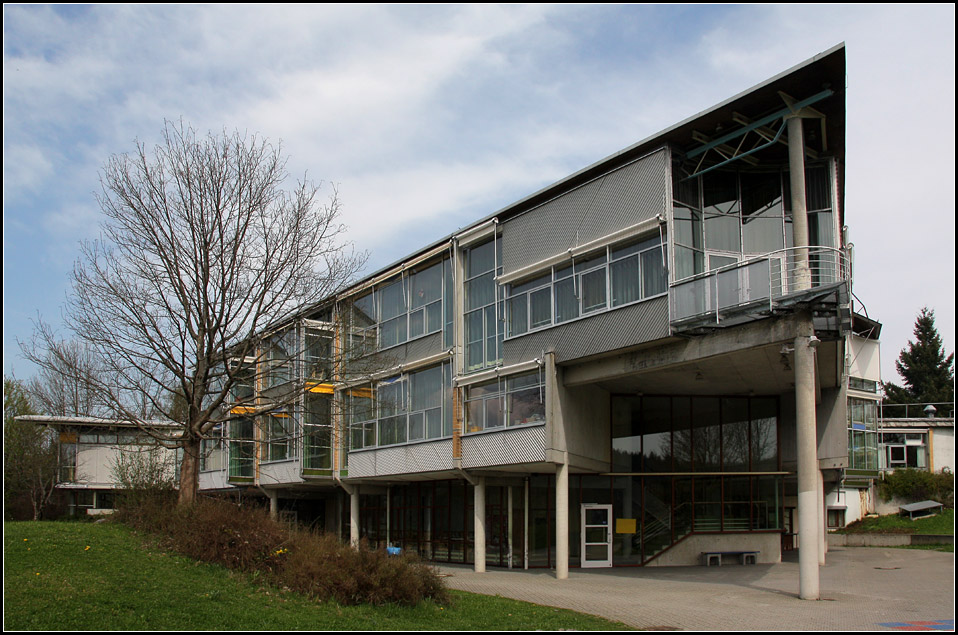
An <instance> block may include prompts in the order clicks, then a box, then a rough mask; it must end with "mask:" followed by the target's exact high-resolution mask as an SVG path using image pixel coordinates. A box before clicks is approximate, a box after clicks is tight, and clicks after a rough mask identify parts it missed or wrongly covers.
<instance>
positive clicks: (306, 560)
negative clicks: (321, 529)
mask: <svg viewBox="0 0 958 635" xmlns="http://www.w3.org/2000/svg"><path fill="white" fill-rule="evenodd" d="M280 557H281V559H282V567H281V568H280V569H279V570H278V571H277V575H278V577H279V578H280V579H281V581H282V583H283V584H284V585H286V586H288V587H289V588H291V589H295V590H297V591H299V592H301V593H305V594H307V595H310V596H312V597H315V598H319V599H323V600H326V599H332V600H335V601H337V602H339V603H340V604H364V603H368V604H402V605H406V606H411V605H415V604H418V603H419V602H420V601H422V600H424V599H426V598H432V599H433V600H435V601H437V602H445V601H448V596H447V594H446V590H445V588H444V586H443V584H442V580H441V579H440V578H439V576H438V575H436V572H435V571H434V570H433V569H432V568H430V567H429V566H428V565H426V564H424V563H422V562H420V561H419V559H418V558H416V556H413V555H403V556H390V555H387V553H386V551H385V550H383V549H377V550H373V549H369V548H368V546H367V545H366V543H365V541H363V542H362V543H361V544H360V546H359V548H358V549H353V548H351V547H350V546H348V545H344V544H342V543H340V542H339V540H337V539H336V537H334V536H331V535H328V534H312V533H306V532H297V533H296V534H295V536H294V537H293V538H292V540H291V541H290V545H289V551H288V553H283V554H281V556H280Z"/></svg>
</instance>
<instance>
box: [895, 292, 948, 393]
mask: <svg viewBox="0 0 958 635" xmlns="http://www.w3.org/2000/svg"><path fill="white" fill-rule="evenodd" d="M914 333H915V341H911V340H909V341H908V346H907V347H906V348H903V349H902V351H901V353H900V354H899V355H898V360H897V361H896V362H895V369H896V370H897V371H898V375H899V376H900V377H901V378H902V380H904V386H899V385H897V384H894V383H892V382H883V386H884V388H885V403H886V404H906V403H946V402H953V401H954V400H955V374H954V369H953V364H954V361H955V354H954V353H952V354H951V355H949V356H948V357H945V347H944V345H943V344H942V341H941V335H939V334H938V329H937V328H935V312H934V311H932V310H929V309H928V307H924V308H922V310H921V313H919V314H918V318H917V319H916V320H915V331H914Z"/></svg>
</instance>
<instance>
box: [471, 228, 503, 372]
mask: <svg viewBox="0 0 958 635" xmlns="http://www.w3.org/2000/svg"><path fill="white" fill-rule="evenodd" d="M464 255H465V282H464V287H463V289H464V296H465V297H464V302H465V307H464V313H463V324H464V327H465V331H464V338H465V369H466V372H471V371H477V370H482V369H483V368H489V367H491V366H495V365H496V364H498V363H499V362H500V361H501V360H502V339H503V328H502V317H503V316H502V313H503V307H504V304H503V301H502V299H503V298H502V289H501V287H500V286H499V285H498V284H496V276H498V275H501V274H502V267H501V266H500V263H501V262H502V241H500V240H490V241H489V242H486V243H483V244H482V245H479V246H477V247H470V248H469V249H466V250H465V254H464Z"/></svg>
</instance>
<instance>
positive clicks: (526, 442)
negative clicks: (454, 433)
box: [350, 425, 546, 469]
mask: <svg viewBox="0 0 958 635" xmlns="http://www.w3.org/2000/svg"><path fill="white" fill-rule="evenodd" d="M545 460H546V427H545V426H544V425H542V426H530V427H523V428H511V429H506V430H499V431H497V432H487V433H485V434H477V435H475V436H464V437H463V438H462V467H464V468H475V467H490V466H496V465H514V464H516V463H537V462H542V461H545ZM350 469H352V468H350Z"/></svg>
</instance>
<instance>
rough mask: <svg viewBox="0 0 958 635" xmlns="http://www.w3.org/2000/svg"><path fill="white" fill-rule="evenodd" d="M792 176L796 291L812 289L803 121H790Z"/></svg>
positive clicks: (790, 179)
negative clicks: (809, 265)
mask: <svg viewBox="0 0 958 635" xmlns="http://www.w3.org/2000/svg"><path fill="white" fill-rule="evenodd" d="M788 176H789V183H790V185H791V190H792V235H793V238H794V241H795V247H796V249H795V262H794V275H793V276H791V277H790V283H791V284H792V285H793V289H792V290H794V291H800V290H803V289H811V287H812V276H811V272H810V271H809V268H808V207H807V206H806V204H805V135H804V131H803V130H802V119H801V117H797V116H796V117H792V118H790V119H789V120H788Z"/></svg>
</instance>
